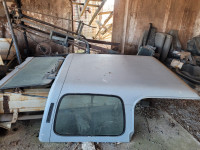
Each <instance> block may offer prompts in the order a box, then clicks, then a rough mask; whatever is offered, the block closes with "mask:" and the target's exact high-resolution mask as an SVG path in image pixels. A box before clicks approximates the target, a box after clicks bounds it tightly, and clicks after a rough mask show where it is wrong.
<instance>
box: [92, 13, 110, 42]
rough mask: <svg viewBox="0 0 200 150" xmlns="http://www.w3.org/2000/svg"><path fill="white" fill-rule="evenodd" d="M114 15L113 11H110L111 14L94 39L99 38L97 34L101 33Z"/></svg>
mask: <svg viewBox="0 0 200 150" xmlns="http://www.w3.org/2000/svg"><path fill="white" fill-rule="evenodd" d="M112 17H113V12H111V13H110V15H109V16H108V18H107V19H106V20H105V21H104V23H103V25H102V26H101V27H100V28H99V31H98V32H97V34H96V35H95V36H94V39H96V38H97V36H98V35H99V33H100V32H101V29H103V28H105V26H106V24H107V23H108V21H109V20H110V19H111V18H112Z"/></svg>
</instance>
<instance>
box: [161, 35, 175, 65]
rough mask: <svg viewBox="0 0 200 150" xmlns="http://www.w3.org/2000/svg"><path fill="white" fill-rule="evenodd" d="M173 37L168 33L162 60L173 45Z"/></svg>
mask: <svg viewBox="0 0 200 150" xmlns="http://www.w3.org/2000/svg"><path fill="white" fill-rule="evenodd" d="M172 39H173V37H172V36H171V35H166V39H165V43H164V45H163V49H162V53H161V56H160V57H161V58H160V60H161V61H162V62H164V61H165V60H166V58H167V56H168V53H169V50H170V48H171V45H172Z"/></svg>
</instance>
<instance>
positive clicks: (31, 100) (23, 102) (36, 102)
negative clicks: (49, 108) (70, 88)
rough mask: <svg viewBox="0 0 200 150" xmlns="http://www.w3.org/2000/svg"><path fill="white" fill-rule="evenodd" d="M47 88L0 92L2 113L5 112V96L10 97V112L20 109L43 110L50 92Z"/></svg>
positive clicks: (20, 110) (0, 112)
mask: <svg viewBox="0 0 200 150" xmlns="http://www.w3.org/2000/svg"><path fill="white" fill-rule="evenodd" d="M49 90H50V89H48V88H46V89H25V90H24V91H22V93H13V91H12V90H6V91H5V92H4V93H0V114H3V113H4V111H5V110H4V107H3V103H4V96H8V97H9V101H8V107H9V111H10V113H13V110H15V109H18V111H19V112H30V111H43V110H44V108H45V104H46V100H47V97H48V93H49Z"/></svg>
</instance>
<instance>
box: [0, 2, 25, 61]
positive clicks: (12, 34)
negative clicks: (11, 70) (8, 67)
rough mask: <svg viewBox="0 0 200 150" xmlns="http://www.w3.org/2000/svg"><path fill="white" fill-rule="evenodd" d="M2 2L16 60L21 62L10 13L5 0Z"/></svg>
mask: <svg viewBox="0 0 200 150" xmlns="http://www.w3.org/2000/svg"><path fill="white" fill-rule="evenodd" d="M2 3H3V6H4V10H5V13H6V17H7V20H8V25H9V28H10V32H11V36H12V39H13V43H14V45H15V50H16V54H17V60H18V63H19V64H21V62H22V60H21V55H20V51H19V47H18V43H17V39H16V36H15V33H14V30H13V27H12V23H11V20H10V14H9V11H8V7H7V4H6V1H5V0H3V1H2Z"/></svg>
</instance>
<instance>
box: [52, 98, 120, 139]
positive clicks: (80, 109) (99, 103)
mask: <svg viewBox="0 0 200 150" xmlns="http://www.w3.org/2000/svg"><path fill="white" fill-rule="evenodd" d="M54 131H55V132H56V133H58V134H61V135H69V136H119V135H121V134H122V133H123V131H124V111H123V104H122V102H121V100H120V98H118V97H113V96H99V95H66V96H64V97H63V98H62V100H61V102H60V105H59V107H58V110H57V114H56V119H55V124H54Z"/></svg>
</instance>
